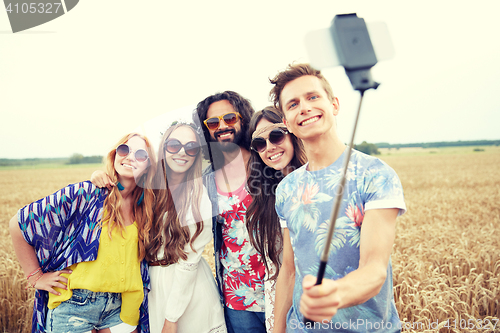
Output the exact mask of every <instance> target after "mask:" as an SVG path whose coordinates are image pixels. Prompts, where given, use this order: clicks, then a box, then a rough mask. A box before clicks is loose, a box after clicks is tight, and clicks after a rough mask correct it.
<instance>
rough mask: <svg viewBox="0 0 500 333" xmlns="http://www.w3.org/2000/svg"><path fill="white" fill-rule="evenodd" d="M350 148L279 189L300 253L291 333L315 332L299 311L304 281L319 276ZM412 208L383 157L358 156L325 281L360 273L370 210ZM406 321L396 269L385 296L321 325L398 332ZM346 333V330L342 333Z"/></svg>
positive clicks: (282, 213)
mask: <svg viewBox="0 0 500 333" xmlns="http://www.w3.org/2000/svg"><path fill="white" fill-rule="evenodd" d="M347 151H348V149H345V151H344V153H343V154H342V155H341V157H339V159H338V160H337V161H335V162H334V163H333V164H331V165H329V166H328V167H326V168H324V169H321V170H318V171H308V170H307V166H308V165H307V164H306V165H304V166H302V167H301V168H299V169H297V170H295V171H294V172H292V173H291V174H289V175H288V176H287V177H285V178H284V179H283V180H282V181H281V182H280V184H279V185H278V187H277V189H276V211H277V213H278V216H279V218H280V220H281V224H282V227H284V228H288V231H289V234H290V241H291V245H292V248H293V251H294V262H295V286H294V291H293V304H292V307H291V308H290V311H289V312H288V315H287V332H315V330H314V329H308V328H312V327H314V326H311V325H309V326H307V325H304V324H303V316H302V314H301V313H300V312H299V306H300V297H301V295H302V280H303V279H304V276H305V275H307V274H311V275H313V276H316V275H317V273H318V267H319V262H320V257H321V253H322V251H323V249H324V246H325V242H326V241H327V239H326V237H327V233H328V226H329V224H330V223H329V222H330V215H331V211H332V207H333V203H334V199H335V193H336V191H337V187H338V184H339V181H340V178H341V177H342V166H343V164H344V158H345V155H346V154H347ZM384 208H399V210H400V212H399V214H400V215H401V214H402V213H404V212H405V210H406V206H405V202H404V197H403V189H402V186H401V183H400V181H399V178H398V176H397V174H396V173H395V172H394V170H393V169H392V168H391V167H389V166H388V165H387V164H385V163H384V162H383V161H381V160H380V159H378V158H375V157H372V156H368V155H365V154H363V153H361V152H359V151H355V150H353V151H352V154H351V159H350V162H349V165H348V172H347V178H346V184H345V190H344V195H343V200H342V202H341V205H340V211H339V215H338V217H337V220H336V223H335V233H334V235H333V237H332V240H331V246H330V256H329V259H328V264H327V266H326V271H325V278H327V279H333V280H337V279H340V278H342V277H344V276H345V275H347V274H348V273H350V272H352V271H354V270H356V269H357V268H358V266H359V258H360V251H359V245H360V234H361V227H362V223H363V217H364V215H365V212H366V211H367V210H370V209H384ZM399 323H400V321H399V317H398V312H397V311H396V306H395V303H394V293H393V289H392V265H391V262H390V260H389V265H388V266H387V278H386V280H385V283H384V285H383V286H382V289H381V290H380V292H379V293H378V294H377V295H376V296H374V297H372V298H371V299H369V300H368V301H366V302H365V303H362V304H359V305H356V306H353V307H348V308H344V309H339V310H338V312H337V314H336V315H335V316H334V317H333V318H332V320H331V322H328V323H324V324H322V325H318V326H316V327H317V328H319V329H320V331H321V332H334V331H342V332H367V331H369V332H384V333H386V332H398V331H400V330H399V328H398V325H399ZM339 329H340V330H339Z"/></svg>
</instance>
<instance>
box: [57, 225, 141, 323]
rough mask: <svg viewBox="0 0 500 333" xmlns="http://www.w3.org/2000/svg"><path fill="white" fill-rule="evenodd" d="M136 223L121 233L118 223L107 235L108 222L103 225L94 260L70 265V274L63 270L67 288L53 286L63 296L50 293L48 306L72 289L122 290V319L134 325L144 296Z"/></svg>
mask: <svg viewBox="0 0 500 333" xmlns="http://www.w3.org/2000/svg"><path fill="white" fill-rule="evenodd" d="M138 241H139V238H138V230H137V224H136V223H135V222H134V224H131V225H129V226H127V227H125V230H124V231H123V235H122V233H121V232H120V231H119V230H118V228H117V227H115V228H114V229H113V231H112V233H111V239H110V238H109V235H108V223H106V224H105V225H103V227H102V231H101V236H100V239H99V251H98V252H97V259H96V260H95V261H86V262H81V263H78V264H74V265H71V266H70V267H69V269H71V270H72V271H73V273H71V274H61V276H64V277H66V278H67V279H68V290H63V289H60V288H54V289H55V290H57V291H59V292H60V293H61V295H60V296H56V295H54V294H51V293H49V303H48V308H49V309H54V308H56V307H57V306H58V305H59V304H61V302H64V301H67V300H68V299H70V298H71V296H72V295H73V291H72V289H87V290H90V291H94V292H111V293H121V294H122V306H121V312H120V319H121V320H122V321H123V322H125V323H127V324H129V325H132V326H136V325H138V323H139V308H140V306H141V303H142V301H143V298H144V292H143V286H142V277H141V266H140V262H139V259H138V250H139V249H138V245H137V244H138Z"/></svg>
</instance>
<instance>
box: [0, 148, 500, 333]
mask: <svg viewBox="0 0 500 333" xmlns="http://www.w3.org/2000/svg"><path fill="white" fill-rule="evenodd" d="M484 149H485V151H482V152H477V153H473V152H472V148H470V147H467V148H456V149H454V150H439V149H433V151H432V152H431V153H429V152H426V151H423V152H418V153H414V152H407V153H405V151H404V149H401V150H399V151H397V152H396V151H392V152H391V151H389V152H387V151H385V152H384V153H385V154H384V155H382V156H381V158H382V159H383V160H384V161H386V162H387V163H388V164H389V165H390V166H392V167H393V168H394V169H395V170H396V172H397V173H398V175H399V177H400V179H401V182H402V183H403V188H404V193H405V200H406V204H407V208H408V212H407V213H406V214H405V215H403V216H402V217H400V218H398V222H397V230H396V241H395V245H394V250H393V254H392V263H393V278H394V294H395V299H396V307H397V310H398V312H399V316H400V319H401V326H402V331H403V332H500V321H499V319H500V282H499V279H500V204H499V203H500V168H499V167H498V166H499V165H500V149H499V147H485V148H484ZM98 167H99V166H98ZM95 168H96V166H95V165H90V166H82V167H73V168H39V169H22V170H2V169H0V227H1V228H0V286H1V288H0V332H9V333H11V332H29V331H30V326H31V314H32V304H33V294H34V293H33V291H32V290H25V286H26V281H25V279H24V276H23V273H22V270H21V268H20V266H19V264H18V262H17V259H16V258H15V255H14V252H13V249H12V244H11V241H10V236H9V233H8V222H9V220H10V218H11V217H12V216H13V215H14V214H15V213H16V212H17V210H18V209H19V208H21V207H22V206H24V205H25V204H27V203H29V202H31V201H34V200H37V199H39V198H41V197H43V196H46V195H48V194H50V193H52V192H54V191H56V190H58V189H59V188H61V187H63V186H66V185H67V184H70V183H74V182H78V181H81V180H84V179H88V178H89V177H90V174H91V173H92V171H93V170H95ZM211 253H212V251H211V249H210V247H209V246H207V249H206V250H205V253H204V255H205V258H206V259H207V260H208V261H209V263H211V264H213V257H212V255H211Z"/></svg>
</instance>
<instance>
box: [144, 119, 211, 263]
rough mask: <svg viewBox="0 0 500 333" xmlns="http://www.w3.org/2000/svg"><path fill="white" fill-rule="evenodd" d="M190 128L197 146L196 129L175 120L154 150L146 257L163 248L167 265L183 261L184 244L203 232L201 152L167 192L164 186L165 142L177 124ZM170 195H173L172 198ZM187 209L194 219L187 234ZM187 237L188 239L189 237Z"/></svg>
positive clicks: (152, 257) (154, 256)
mask: <svg viewBox="0 0 500 333" xmlns="http://www.w3.org/2000/svg"><path fill="white" fill-rule="evenodd" d="M182 126H184V127H188V128H190V129H191V130H192V131H193V133H194V134H195V136H196V141H197V142H198V143H199V144H200V145H201V141H200V135H199V134H198V132H197V131H196V129H195V128H194V127H193V126H192V125H190V124H186V123H177V124H174V125H172V126H171V127H169V128H168V129H167V130H166V131H165V133H164V134H163V137H162V138H161V141H160V147H159V149H158V166H157V170H158V172H157V173H156V179H155V186H156V188H157V189H156V190H155V194H156V203H155V212H154V223H153V225H152V227H151V229H150V230H149V235H148V236H147V237H148V238H147V242H146V244H147V245H146V252H147V253H146V260H148V261H156V260H158V258H157V255H158V251H159V250H160V249H161V248H163V252H164V255H165V257H164V258H162V259H165V260H167V262H168V263H169V264H173V263H176V262H177V261H179V259H183V260H186V259H187V254H186V252H185V251H184V247H185V245H186V244H188V243H189V245H190V246H191V249H193V251H195V250H194V248H193V242H194V240H195V239H196V238H197V237H198V236H199V235H200V234H201V232H202V231H203V220H202V217H201V213H200V204H201V196H202V193H203V181H202V178H201V173H202V165H201V162H202V161H201V160H202V154H201V151H200V152H199V153H198V155H196V157H195V160H194V162H193V165H192V166H191V167H190V168H189V169H188V170H187V171H186V172H185V174H184V179H183V181H182V182H181V184H179V186H178V187H177V188H176V190H175V192H173V193H172V192H171V191H170V189H169V188H168V179H167V175H168V174H169V173H170V172H171V169H170V167H169V166H168V164H167V163H166V161H165V149H164V144H165V141H167V139H168V138H169V137H170V136H171V134H172V133H173V132H174V131H175V130H176V129H178V128H179V127H182ZM174 195H175V196H176V198H178V199H175V200H174ZM189 210H191V212H192V214H193V217H194V220H195V221H196V232H195V234H194V235H193V237H191V235H190V233H189V227H188V226H186V224H185V222H186V216H187V214H188V212H189ZM190 239H191V240H190Z"/></svg>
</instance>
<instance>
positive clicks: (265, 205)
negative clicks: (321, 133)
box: [246, 106, 307, 279]
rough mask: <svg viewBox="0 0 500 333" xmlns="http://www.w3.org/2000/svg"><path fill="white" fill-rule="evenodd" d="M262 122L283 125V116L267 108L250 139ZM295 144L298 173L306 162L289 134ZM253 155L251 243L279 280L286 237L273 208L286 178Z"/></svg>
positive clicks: (248, 216) (294, 161)
mask: <svg viewBox="0 0 500 333" xmlns="http://www.w3.org/2000/svg"><path fill="white" fill-rule="evenodd" d="M261 119H266V120H268V121H270V122H271V123H275V124H276V123H281V122H282V116H281V113H280V112H279V111H278V110H277V109H276V108H274V107H272V106H268V107H266V108H264V109H263V110H262V111H258V112H256V113H255V114H254V116H253V117H252V120H251V121H250V127H249V133H250V135H251V134H252V133H253V132H254V131H255V129H256V128H257V124H258V123H259V122H260V120H261ZM288 135H289V136H290V139H291V140H292V145H293V149H294V156H293V158H292V160H291V161H290V164H289V166H291V167H292V169H297V168H299V167H301V166H302V165H304V164H305V163H306V161H307V158H306V154H305V152H304V145H303V144H302V141H301V140H300V139H298V138H297V137H296V136H295V135H293V134H291V133H290V134H288ZM250 152H251V155H250V159H249V160H248V165H247V174H248V181H247V187H248V189H249V192H250V195H251V196H252V199H253V200H252V203H251V204H250V205H249V206H248V209H247V213H246V219H247V223H246V224H247V230H248V235H249V237H250V242H251V243H252V245H253V246H254V247H255V249H256V250H257V251H258V252H259V253H260V254H261V255H262V261H263V263H264V265H265V266H266V269H267V270H268V271H269V262H268V260H267V258H269V260H271V262H272V263H273V264H274V266H275V267H276V274H275V275H274V276H272V277H271V278H272V279H275V278H276V277H277V276H278V272H279V268H280V266H281V260H280V254H281V251H282V250H283V243H282V241H283V235H282V233H281V226H280V223H279V219H278V214H277V213H276V209H275V207H274V204H275V201H276V187H277V186H278V184H279V182H280V181H281V180H282V179H283V178H284V177H285V175H284V174H283V172H282V171H281V170H275V169H273V168H271V167H269V166H267V165H266V164H265V163H264V162H263V161H262V159H261V158H260V155H259V153H258V152H256V151H254V150H250Z"/></svg>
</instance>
